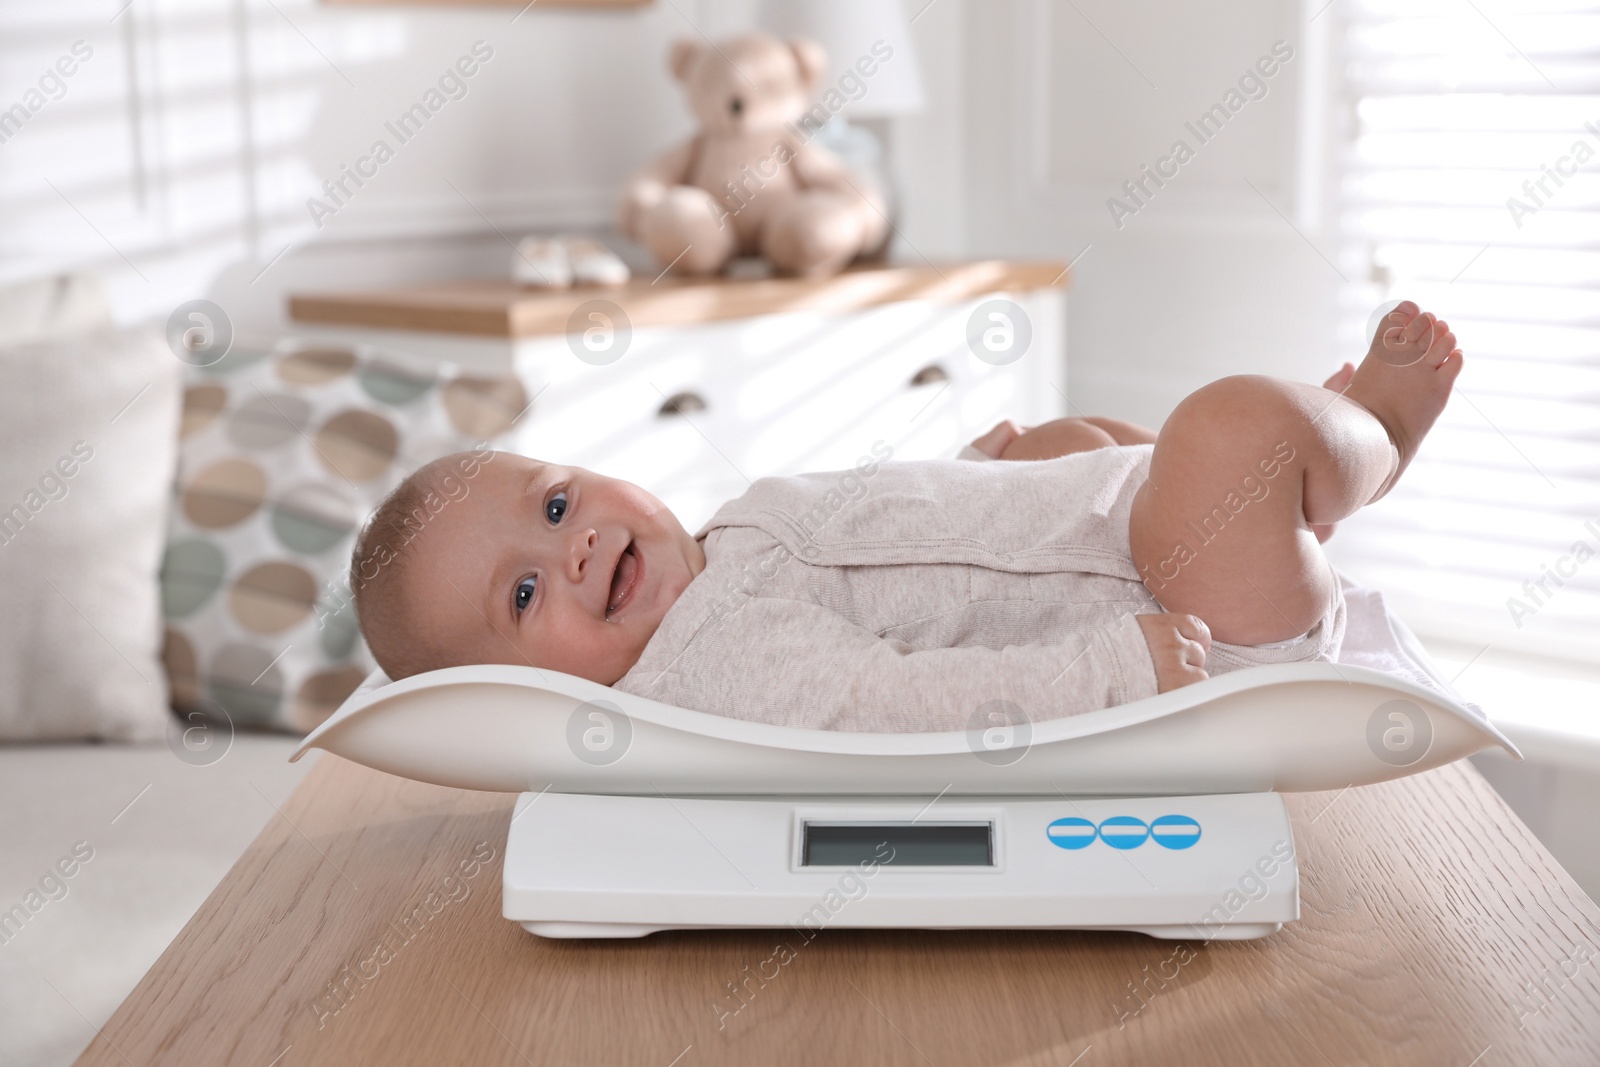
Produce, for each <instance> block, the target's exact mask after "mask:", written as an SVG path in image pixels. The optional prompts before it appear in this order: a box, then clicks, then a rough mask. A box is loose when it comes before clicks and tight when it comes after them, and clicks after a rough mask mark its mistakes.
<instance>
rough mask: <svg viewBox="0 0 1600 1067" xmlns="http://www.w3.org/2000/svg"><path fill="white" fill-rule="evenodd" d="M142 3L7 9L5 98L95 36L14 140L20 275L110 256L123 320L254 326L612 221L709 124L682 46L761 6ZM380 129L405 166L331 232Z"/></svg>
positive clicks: (7, 187)
mask: <svg viewBox="0 0 1600 1067" xmlns="http://www.w3.org/2000/svg"><path fill="white" fill-rule="evenodd" d="M124 4H125V0H77V2H73V0H66V2H62V3H59V4H54V3H53V4H51V5H48V6H47V5H39V4H35V3H31V2H29V0H4V2H0V109H4V108H7V107H9V106H11V105H12V104H14V103H17V102H24V101H26V99H27V96H26V94H27V93H28V90H29V89H30V88H34V87H36V82H37V80H38V78H39V77H40V76H41V74H42V73H43V72H45V71H46V70H47V69H48V68H50V67H51V65H52V64H53V63H54V62H55V61H56V60H57V59H58V58H60V57H61V56H63V55H68V54H70V51H71V47H72V45H73V44H74V43H75V42H78V41H82V42H84V45H85V46H86V47H87V48H88V49H90V50H92V55H91V57H90V58H89V59H88V60H87V61H85V62H83V63H81V64H80V65H79V66H78V69H77V70H76V71H75V73H74V74H73V75H72V76H71V77H70V78H66V79H64V91H63V92H61V93H60V95H59V98H58V99H55V98H50V97H54V96H56V93H55V92H54V91H53V90H54V88H55V87H54V86H53V85H52V86H51V89H52V92H50V93H48V94H46V98H45V100H44V103H43V106H42V107H40V108H39V109H38V111H37V113H36V114H33V115H32V116H31V117H29V118H28V119H27V121H26V122H25V123H24V124H23V125H22V127H21V129H20V131H18V132H16V133H15V134H14V135H13V136H10V137H9V139H7V140H6V141H5V143H3V144H0V280H4V279H6V278H18V277H26V276H31V275H35V274H38V273H40V272H42V271H46V270H52V269H60V268H62V267H69V266H70V267H93V268H98V269H100V270H101V271H103V273H104V275H105V276H106V278H107V280H108V281H109V282H110V283H111V285H112V289H113V295H114V299H115V302H116V305H117V308H118V311H119V313H120V315H121V316H122V317H123V318H126V319H132V318H139V317H145V316H160V317H164V315H165V313H166V311H167V310H169V309H170V308H171V307H173V306H174V305H176V304H177V303H179V302H181V301H182V300H185V299H188V298H191V297H194V296H199V295H209V296H212V298H213V299H218V300H219V301H221V302H223V303H224V306H225V308H226V309H227V310H228V311H229V312H230V314H232V315H233V316H234V318H235V319H236V320H237V321H238V322H239V323H240V325H241V327H242V328H246V329H249V328H262V329H266V328H270V327H271V326H272V325H273V324H274V323H275V322H276V321H277V320H278V318H279V316H280V312H281V305H282V294H283V293H284V292H285V291H287V290H289V289H294V288H304V287H307V286H313V287H314V286H319V285H326V284H341V285H345V286H361V285H366V284H382V283H383V282H386V281H392V280H399V279H402V278H406V277H427V276H435V275H444V274H450V273H457V272H461V271H474V272H478V273H502V272H503V271H504V270H505V269H506V267H507V265H508V264H509V260H510V256H511V249H510V248H509V247H508V246H507V245H506V243H505V241H504V240H503V239H502V238H501V237H500V236H499V234H498V233H497V232H496V230H497V229H498V230H500V231H504V232H505V233H507V234H509V235H513V236H514V235H516V234H517V233H519V232H525V231H527V230H530V229H554V228H568V229H570V228H575V227H576V228H590V227H600V226H605V225H607V224H608V223H609V221H610V218H611V215H612V207H613V203H614V200H615V196H616V191H617V188H618V186H619V185H620V183H621V181H622V178H623V177H624V176H625V175H626V174H627V173H628V172H629V171H630V170H632V169H633V168H634V167H636V166H637V165H639V164H640V163H641V162H643V161H644V160H645V159H646V158H647V157H648V156H649V155H651V154H653V153H655V152H657V151H660V150H662V149H664V148H665V147H666V146H668V145H669V144H671V143H673V142H675V141H677V140H679V139H681V138H682V137H684V136H686V135H687V134H688V132H689V130H690V122H689V118H688V115H687V111H686V109H685V108H684V107H683V106H682V102H681V100H680V99H679V95H678V92H677V89H676V86H675V85H674V84H673V83H672V82H671V80H670V79H669V77H668V76H667V73H666V70H665V56H666V52H667V47H668V44H669V42H670V41H672V40H673V39H675V38H678V37H698V36H699V35H700V34H701V33H705V34H709V35H711V36H718V35H721V34H724V33H727V32H730V31H731V30H733V29H735V28H737V27H738V26H740V25H743V24H745V23H746V22H747V21H748V19H749V13H748V10H747V9H748V7H749V6H750V5H749V4H745V3H739V2H734V0H673V2H672V3H657V4H653V5H650V6H648V7H644V8H640V9H626V10H617V11H605V10H596V11H577V10H573V9H562V8H546V7H542V6H537V5H536V6H534V7H533V8H531V9H529V10H527V11H526V12H524V13H522V14H520V15H519V14H518V9H517V8H516V7H494V6H489V7H459V6H454V5H451V6H448V7H440V8H436V9H429V8H419V7H376V8H368V7H360V6H348V7H346V6H338V5H329V4H321V3H315V2H313V0H277V2H276V3H275V4H268V3H265V2H264V0H188V2H183V3H179V2H178V0H137V2H136V3H134V4H132V5H128V6H126V8H124ZM119 10H120V11H121V13H120V14H118V12H119ZM113 16H115V21H113ZM513 20H514V21H513ZM478 41H482V42H484V45H485V46H486V47H487V48H488V49H492V53H493V54H492V58H490V59H489V60H488V61H487V62H481V63H479V64H478V70H477V72H476V73H475V74H474V75H473V76H472V77H471V78H469V79H464V85H465V90H466V92H465V95H464V96H461V98H460V99H451V100H448V101H447V102H445V103H444V106H443V107H442V108H440V109H439V110H438V112H437V113H436V114H434V115H433V116H432V117H431V118H430V119H429V120H428V122H427V124H426V125H425V126H424V128H423V129H422V130H421V132H420V133H417V134H416V135H415V136H414V137H412V138H411V139H410V140H408V141H406V142H405V143H402V142H401V141H400V139H399V138H398V137H397V136H395V134H394V133H393V132H391V131H389V130H388V129H386V127H385V122H392V121H393V120H394V119H395V118H396V117H397V116H398V115H400V114H401V113H402V112H404V111H405V110H406V109H407V108H409V107H410V106H411V105H413V104H416V103H418V102H419V101H423V100H424V97H425V94H426V93H427V92H428V90H430V89H432V88H435V87H436V86H437V85H438V82H439V79H440V77H441V75H443V74H445V72H446V71H448V70H449V69H450V67H451V66H452V65H453V64H454V63H455V62H456V60H457V59H458V58H459V57H462V56H469V55H471V53H472V49H473V46H474V43H475V42H478ZM482 47H483V46H480V50H481V48H482ZM447 88H451V87H447ZM452 91H453V92H456V93H459V92H460V90H457V89H453V88H452ZM35 99H37V98H35ZM379 139H382V140H384V141H386V142H387V143H388V145H389V146H390V148H392V149H393V150H394V156H393V158H392V160H390V161H388V162H386V163H383V164H382V165H381V166H377V167H376V170H377V174H376V176H374V177H372V178H370V179H367V180H366V183H365V185H364V186H362V187H361V188H359V189H357V188H356V187H355V186H354V185H347V189H350V190H352V191H353V193H354V195H352V196H350V197H348V198H347V199H346V202H345V203H344V204H343V205H334V206H336V207H337V211H336V212H335V213H334V214H333V215H332V216H331V217H325V218H323V219H322V220H321V223H322V224H321V225H320V226H319V225H317V223H316V222H315V221H314V220H313V217H312V214H311V212H310V211H309V210H308V206H307V203H306V202H307V199H308V198H309V197H312V196H323V193H322V189H321V186H322V183H323V181H324V180H326V179H329V178H337V177H338V176H339V174H340V172H341V168H343V167H345V166H347V165H348V166H354V165H355V164H356V163H357V162H358V161H359V160H360V158H361V157H362V156H363V155H367V154H369V152H370V150H371V148H372V146H373V144H374V142H375V141H377V140H379ZM368 169H369V170H370V169H372V165H369V167H368ZM325 199H326V198H325ZM328 202H329V203H331V201H328ZM285 249H288V250H289V251H288V252H287V253H285V251H284V250H285ZM280 256H281V258H279V257H280ZM274 261H275V262H274ZM269 264H271V266H270V269H267V270H266V271H265V273H263V269H264V268H267V267H268V265H269Z"/></svg>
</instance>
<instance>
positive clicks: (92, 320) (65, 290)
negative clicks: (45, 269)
mask: <svg viewBox="0 0 1600 1067" xmlns="http://www.w3.org/2000/svg"><path fill="white" fill-rule="evenodd" d="M110 324H111V308H110V305H109V304H108V303H107V302H106V295H105V290H104V288H102V286H101V285H100V279H98V278H97V277H95V276H94V275H92V274H62V275H58V276H56V277H53V278H39V279H36V280H33V281H27V282H20V283H17V284H15V285H8V286H6V287H4V288H0V345H16V344H21V343H23V342H24V341H41V340H45V339H48V338H51V337H66V336H68V335H69V334H74V333H83V332H85V331H87V330H92V329H96V328H98V327H101V326H109V325H110Z"/></svg>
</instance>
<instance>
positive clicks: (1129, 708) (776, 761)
mask: <svg viewBox="0 0 1600 1067" xmlns="http://www.w3.org/2000/svg"><path fill="white" fill-rule="evenodd" d="M591 701H595V702H603V703H602V704H601V705H600V706H601V707H605V708H606V709H607V710H608V711H612V712H614V711H616V710H620V711H621V712H623V713H624V715H625V716H626V721H625V722H619V723H618V725H617V727H616V729H615V734H614V747H613V748H612V749H611V750H610V751H609V752H607V753H606V754H605V755H604V756H602V757H598V758H612V756H611V754H612V753H615V752H620V753H621V754H620V756H616V757H615V758H614V759H612V762H609V763H598V762H593V761H594V760H595V759H597V757H595V756H594V755H593V754H591V753H588V752H586V751H585V753H584V754H585V755H588V756H589V759H588V760H586V759H584V758H580V756H579V752H580V751H583V750H582V746H581V743H576V742H575V743H569V737H574V738H577V737H581V734H582V731H583V730H584V729H585V728H588V727H589V726H590V725H591V722H590V719H589V713H590V712H593V711H595V710H596V708H593V707H591V708H585V707H584V705H585V704H586V703H588V702H591ZM1392 701H1399V702H1402V703H1398V704H1393V705H1391V706H1389V707H1387V708H1385V707H1384V706H1385V705H1389V704H1390V702H1392ZM1380 709H1382V710H1380ZM1393 713H1398V715H1399V716H1400V717H1399V718H1391V717H1390V716H1391V714H1393ZM575 717H576V721H575ZM612 718H616V716H615V715H614V714H613V715H612ZM596 721H599V720H596ZM1408 724H1409V733H1408V729H1407V726H1408ZM1386 731H1387V732H1388V734H1387V736H1388V739H1389V743H1390V744H1391V745H1397V746H1398V751H1396V750H1393V749H1386V748H1385V747H1384V746H1385V741H1384V737H1385V732H1386ZM1408 737H1409V738H1410V742H1409V746H1408V745H1407V744H1406V741H1407V738H1408ZM1020 741H1021V738H1020V735H1019V737H1018V747H1019V748H1020V747H1021V746H1020ZM1495 745H1498V746H1500V747H1501V748H1504V749H1505V750H1506V751H1508V752H1510V753H1511V754H1512V755H1514V756H1517V758H1519V759H1520V758H1521V754H1520V753H1519V752H1518V751H1517V749H1516V747H1515V746H1513V745H1512V744H1511V742H1509V741H1508V740H1506V738H1505V737H1504V736H1503V735H1502V734H1501V733H1500V732H1499V731H1498V730H1496V729H1495V728H1494V727H1493V726H1492V725H1490V724H1489V723H1488V721H1487V720H1485V719H1483V718H1482V717H1481V716H1479V715H1477V714H1475V713H1474V712H1473V711H1471V710H1469V709H1468V708H1466V707H1463V706H1462V705H1460V704H1458V703H1456V702H1455V701H1453V700H1450V699H1449V698H1447V697H1444V696H1443V695H1441V694H1440V693H1437V692H1435V691H1433V690H1431V689H1427V688H1424V687H1422V686H1420V685H1417V684H1416V683H1414V682H1411V681H1409V680H1407V679H1404V678H1400V677H1397V676H1394V675H1390V674H1386V673H1383V672H1380V671H1376V670H1371V669H1369V668H1364V667H1356V666H1352V665H1349V664H1333V663H1294V664H1281V665H1274V666H1265V667H1252V668H1249V669H1246V670H1239V671H1232V672H1230V673H1227V674H1223V675H1220V676H1218V677H1215V678H1211V679H1208V680H1206V681H1203V682H1198V683H1195V684H1193V685H1188V686H1184V687H1183V688H1181V689H1175V690H1173V691H1171V692H1168V693H1161V694H1158V695H1157V696H1153V697H1150V698H1148V699H1145V700H1140V701H1135V702H1134V703H1131V704H1123V705H1119V706H1117V707H1112V708H1105V709H1102V710H1100V711H1094V712H1089V713H1087V714H1082V715H1074V716H1069V717H1065V718H1057V719H1048V720H1044V721H1041V722H1036V723H1033V724H1032V727H1031V738H1030V739H1029V740H1028V742H1027V747H1026V749H1025V751H1022V752H1021V754H1020V758H1015V759H1011V757H1015V756H1017V752H1015V751H1010V752H1006V753H1004V754H1003V755H1001V756H998V757H997V756H996V755H995V754H994V753H988V752H985V751H984V750H983V749H982V747H981V741H980V738H979V735H977V734H975V733H970V734H969V732H968V731H965V730H955V731H948V732H940V733H892V734H870V733H851V732H842V731H831V730H806V729H797V728H794V727H787V726H773V725H768V724H765V723H755V722H745V721H742V720H739V719H730V718H726V717H723V716H719V715H709V714H706V713H704V712H698V711H690V710H688V709H685V708H679V707H673V706H672V705H669V704H662V703H658V702H656V701H653V700H647V699H644V698H642V697H637V696H634V695H632V694H629V693H624V692H621V691H619V690H614V689H611V688H610V687H608V686H603V685H599V684H597V683H594V682H590V681H587V680H585V679H582V678H577V677H574V676H572V675H566V674H560V673H557V672H554V671H545V670H538V669H535V668H532V667H514V666H506V665H492V664H491V665H482V666H471V667H452V668H449V669H447V670H440V671H431V672H428V673H426V674H419V675H416V676H414V677H411V678H407V679H404V680H402V681H399V682H388V681H387V679H385V678H384V677H383V676H382V675H381V674H375V675H374V676H373V677H372V678H370V679H368V682H367V683H366V684H365V685H363V686H362V688H360V689H358V690H357V691H356V692H355V693H354V694H353V695H352V696H351V697H350V699H349V700H347V701H346V702H345V703H344V705H343V706H342V707H341V708H340V709H339V710H338V711H337V712H335V713H334V714H333V715H332V716H331V717H330V718H329V719H328V721H326V722H325V723H323V724H322V725H321V726H319V727H318V728H317V729H316V730H314V731H312V732H311V733H310V734H309V735H307V736H306V738H305V740H304V741H303V742H302V743H301V745H300V747H299V748H298V749H296V750H295V753H294V755H293V756H291V757H290V758H291V760H296V759H299V758H300V756H302V755H303V754H304V753H305V752H306V750H307V749H310V748H322V749H326V750H327V751H330V752H334V753H337V754H339V755H341V756H344V757H345V758H347V759H351V760H354V761H356V762H357V763H362V764H365V765H366V766H369V767H372V768H375V769H377V770H381V771H386V772H388V773H391V774H397V775H401V776H403V777H406V778H413V779H416V780H418V781H422V782H431V783H433V784H436V785H444V786H453V787H457V788H462V789H483V790H492V791H500V792H508V793H521V792H540V791H542V790H545V789H550V790H553V791H555V792H558V793H592V794H615V795H644V796H657V795H666V796H715V795H753V796H782V795H801V796H804V795H833V794H855V795H876V794H905V795H924V796H927V795H934V794H938V793H941V792H944V793H946V794H955V795H1056V794H1058V793H1059V794H1066V795H1072V796H1093V795H1106V796H1115V795H1123V796H1184V795H1195V794H1201V793H1254V792H1261V791H1266V790H1275V791H1280V792H1295V791H1306V790H1318V789H1342V788H1344V787H1345V786H1348V785H1362V784H1366V783H1370V782H1379V781H1385V780H1387V779H1391V778H1399V777H1403V776H1405V775H1408V774H1415V773H1417V772H1419V771H1424V770H1429V769H1431V768H1434V767H1438V766H1442V765H1443V764H1446V763H1450V762H1453V761H1454V760H1457V759H1460V758H1462V757H1463V756H1468V755H1471V754H1472V753H1473V752H1477V751H1479V750H1480V749H1484V748H1489V747H1492V746H1495ZM979 752H983V753H984V755H983V756H980V755H978V754H976V753H979ZM1380 753H1383V754H1384V755H1385V756H1387V758H1380Z"/></svg>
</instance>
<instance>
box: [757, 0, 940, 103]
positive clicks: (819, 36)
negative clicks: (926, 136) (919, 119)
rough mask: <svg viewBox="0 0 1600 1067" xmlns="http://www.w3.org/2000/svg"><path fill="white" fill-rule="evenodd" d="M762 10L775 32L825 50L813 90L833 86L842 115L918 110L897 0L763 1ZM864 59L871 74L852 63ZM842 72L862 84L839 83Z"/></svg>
mask: <svg viewBox="0 0 1600 1067" xmlns="http://www.w3.org/2000/svg"><path fill="white" fill-rule="evenodd" d="M761 15H762V18H761V21H762V24H763V25H765V26H766V27H767V28H768V29H769V30H770V31H771V32H773V33H774V34H776V35H778V36H780V37H785V38H789V37H806V38H809V39H811V40H813V41H815V42H817V43H818V44H820V45H821V46H822V47H823V49H824V50H826V51H827V53H828V73H827V74H826V75H825V76H824V77H823V79H822V83H821V85H820V86H819V87H818V93H819V94H820V93H824V92H826V91H827V90H828V89H830V88H836V89H838V90H839V91H840V93H841V95H843V96H845V97H846V100H847V103H846V104H845V105H844V108H843V111H844V113H845V114H846V115H849V116H851V117H852V118H888V117H891V116H894V115H904V114H908V113H910V112H913V111H920V110H922V103H923V100H922V73H921V71H920V70H919V69H918V67H917V53H916V49H915V48H914V47H913V46H912V43H911V24H910V22H908V21H907V20H906V14H905V10H904V8H903V7H902V6H901V2H900V0H764V2H763V4H762V9H761ZM880 41H881V42H882V43H881V44H879V43H878V42H880ZM874 45H877V51H876V52H875V51H874V48H873V46H874ZM886 47H887V48H888V49H889V50H890V58H888V59H886V60H885V59H882V58H881V56H882V55H883V54H884V50H885V48H886ZM863 58H865V59H867V60H868V63H867V64H866V66H867V67H868V69H872V71H873V72H872V73H871V74H870V75H867V74H863V73H862V70H861V68H859V67H857V65H856V64H857V61H859V60H861V59H863ZM847 73H848V74H850V75H851V76H852V77H853V78H854V79H858V81H859V83H863V84H864V86H865V88H864V89H862V88H860V87H858V86H857V84H856V82H854V81H848V80H847V81H846V83H845V84H844V85H841V84H840V79H841V78H844V77H845V76H846V74H847ZM852 88H853V89H854V92H852V91H851V90H852Z"/></svg>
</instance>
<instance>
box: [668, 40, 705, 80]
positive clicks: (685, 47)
mask: <svg viewBox="0 0 1600 1067" xmlns="http://www.w3.org/2000/svg"><path fill="white" fill-rule="evenodd" d="M699 56H700V46H699V45H698V44H696V43H695V42H694V41H690V40H687V39H685V40H681V41H673V42H672V51H671V52H669V53H668V54H667V69H668V70H670V71H672V76H673V77H674V78H676V79H677V80H678V81H684V80H685V79H687V78H688V77H689V71H690V69H691V68H692V67H693V66H694V61H695V60H696V59H698V58H699Z"/></svg>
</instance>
